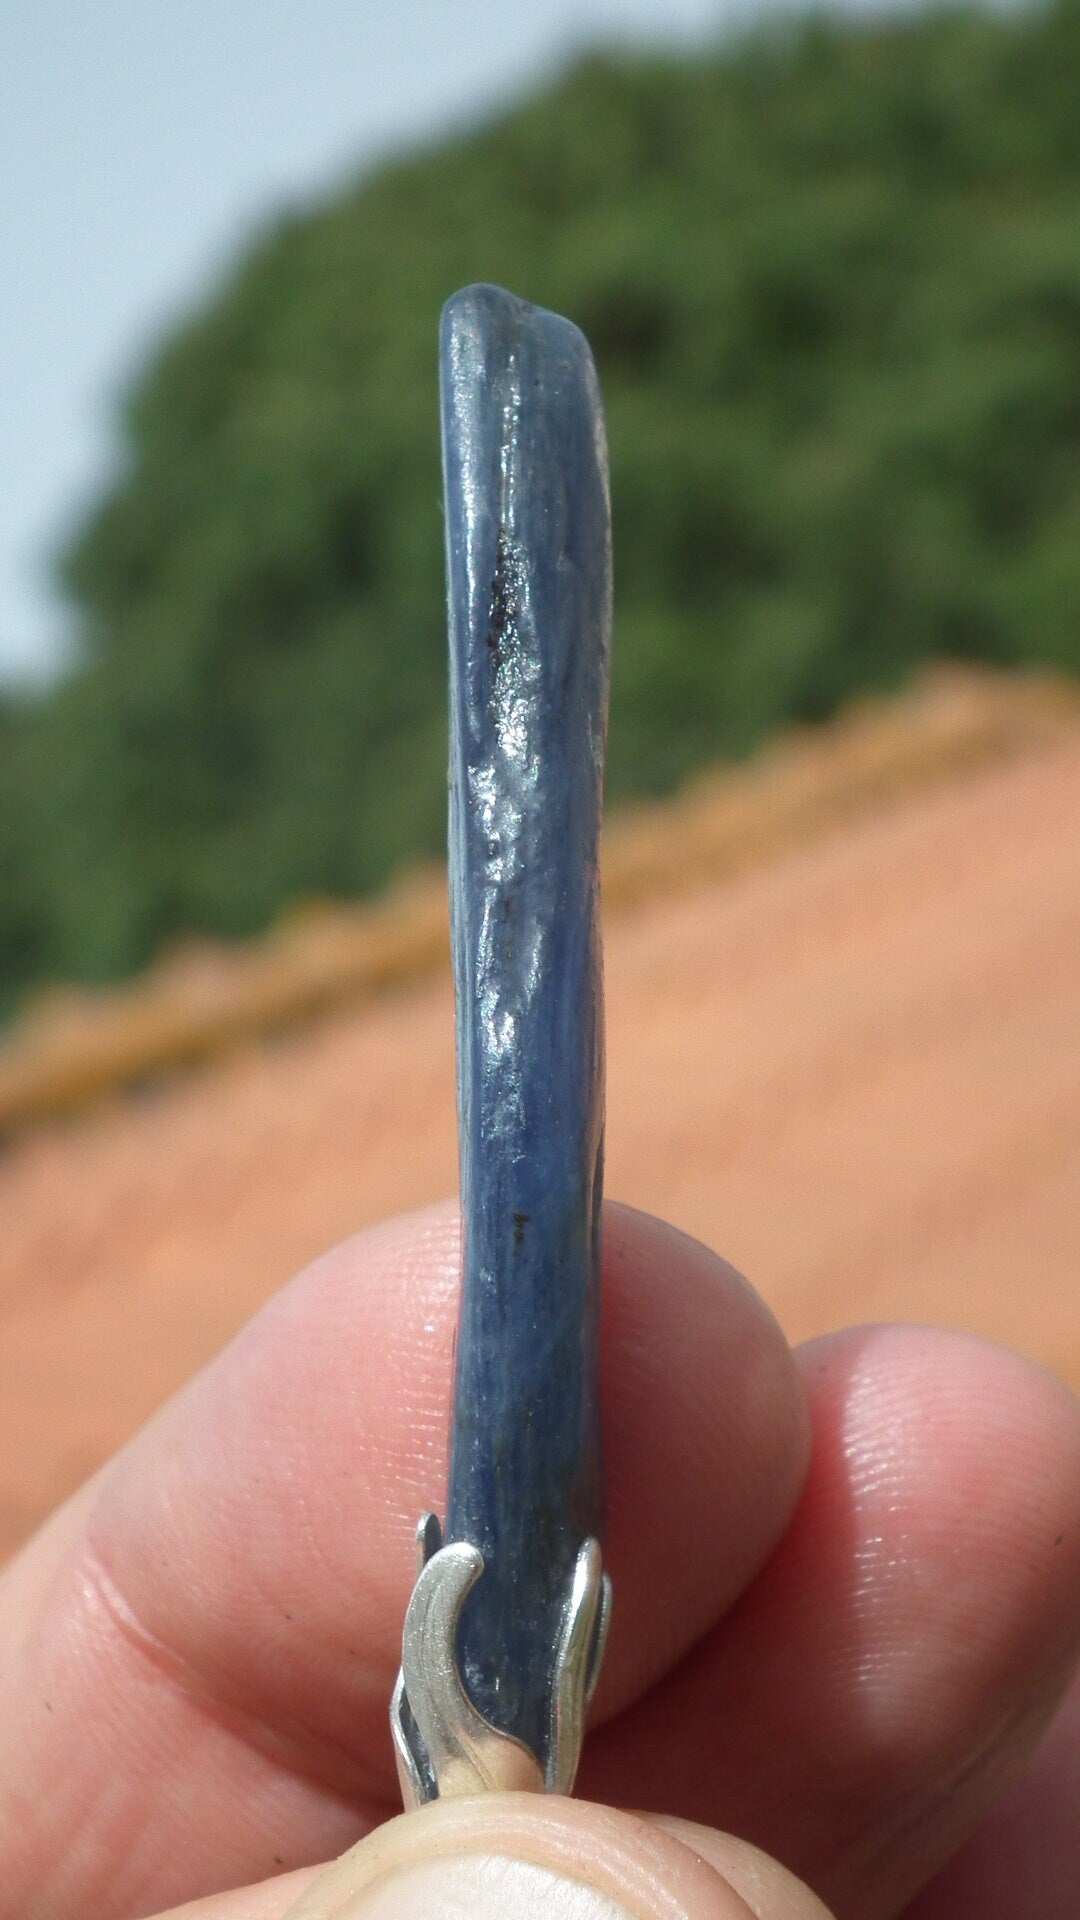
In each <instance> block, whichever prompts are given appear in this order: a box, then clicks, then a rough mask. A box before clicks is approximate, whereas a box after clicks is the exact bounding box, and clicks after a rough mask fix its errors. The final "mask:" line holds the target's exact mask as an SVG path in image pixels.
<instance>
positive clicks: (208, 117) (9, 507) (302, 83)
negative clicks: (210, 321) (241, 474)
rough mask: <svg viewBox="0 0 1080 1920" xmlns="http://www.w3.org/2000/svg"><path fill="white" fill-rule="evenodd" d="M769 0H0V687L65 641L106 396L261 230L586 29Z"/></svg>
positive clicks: (479, 108)
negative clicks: (66, 583) (71, 560)
mask: <svg viewBox="0 0 1080 1920" xmlns="http://www.w3.org/2000/svg"><path fill="white" fill-rule="evenodd" d="M849 3H852V4H857V3H858V0H849ZM765 4H770V0H395V3H394V4H389V5H388V4H386V3H385V0H3V4H2V6H0V262H2V268H0V271H2V275H3V281H2V287H3V291H2V297H0V680H7V681H11V680H14V679H19V678H21V679H24V680H25V679H35V678H36V679H41V678H46V677H48V675H49V674H50V673H52V672H55V670H56V668H57V667H58V666H59V665H60V664H62V662H63V660H64V658H65V657H66V656H67V654H68V651H69V649H70V643H71V625H70V615H69V613H68V611H67V610H66V609H65V607H64V605H63V603H62V601H61V600H60V599H59V598H58V596H57V595H56V593H55V591H54V590H53V589H52V587H51V584H50V560H51V557H52V555H53V554H54V553H55V552H56V551H57V550H58V549H59V548H60V547H61V546H62V545H63V542H64V539H65V536H66V535H67V534H68V532H69V531H70V530H71V528H72V527H73V526H75V525H76V524H77V522H78V519H79V517H80V514H81V512H82V511H83V510H84V509H85V507H86V505H87V503H88V502H90V501H92V500H93V499H94V498H95V496H96V495H98V494H99V493H100V491H101V489H102V487H103V485H104V484H105V482H106V481H107V479H108V476H109V473H110V470H111V468H113V467H114V465H115V462H116V459H117V442H116V437H115V433H114V430H113V420H114V418H115V408H116V402H117V399H118V397H119V396H120V395H121V394H122V393H123V391H124V389H125V387H126V386H127V385H128V384H129V383H130V381H131V379H132V377H133V374H134V373H135V371H136V370H137V368H138V366H139V365H140V363H141V362H142V361H143V360H145V358H146V357H147V356H148V355H149V354H150V353H151V352H152V350H153V347H154V344H155V342H156V341H157V340H158V339H160V338H161V337H162V336H163V334H164V333H165V332H167V331H168V329H169V328H170V327H171V326H173V325H175V324H176V322H177V321H178V320H179V319H180V318H181V317H182V316H183V315H184V314H185V313H186V312H189V311H192V310H194V309H195V308H196V307H197V306H198V305H199V304H200V302H201V301H202V300H204V299H205V298H206V297H207V295H208V294H209V292H210V291H211V290H212V288H213V285H214V282H215V280H216V279H217V278H218V277H219V276H220V275H221V274H222V272H223V271H224V270H225V268H226V266H227V264H228V263H229V261H230V259H231V258H232V257H233V256H235V254H236V252H237V250H238V248H240V247H241V246H242V244H243V242H244V240H245V238H246V237H247V236H249V235H251V234H253V233H254V232H255V231H257V229H258V227H259V226H260V224H261V223H262V222H263V221H265V220H266V219H268V218H270V217H271V216H272V215H273V214H274V213H275V211H277V210H278V209H280V208H281V207H282V206H285V205H290V204H291V205H297V204H299V205H303V204H304V203H305V202H308V201H311V200H314V199H316V198H318V197H319V196H320V195H322V194H324V193H326V192H327V191H328V190H330V189H332V188H333V186H334V185H335V183H336V182H338V181H344V180H345V179H347V178H348V177H349V176H350V175H354V174H356V173H357V172H358V171H361V170H362V169H363V168H364V167H365V166H370V165H371V164H373V163H374V162H376V161H378V160H380V159H381V158H382V157H384V156H385V155H386V154H388V153H393V152H395V151H408V150H409V149H410V148H412V147H415V146H416V145H418V144H421V143H423V142H426V141H428V140H430V139H432V138H434V137H436V136H437V135H438V134H439V132H441V131H442V130H443V129H448V128H452V127H455V126H460V125H463V124H467V123H468V122H469V121H470V120H472V119H475V118H478V117H480V116H482V115H483V114H484V113H486V112H489V111H490V110H491V109H492V108H493V107H497V106H499V105H500V104H504V103H507V102H509V101H510V100H512V99H513V98H514V97H515V96H517V95H520V94H521V93H523V92H526V91H528V90H529V89H530V88H533V87H536V86H538V85H540V84H541V83H542V82H543V81H544V79H545V78H546V77H547V75H548V74H549V73H550V72H552V71H553V70H556V69H557V68H558V67H559V66H560V65H562V64H564V63H565V61H566V60H567V59H568V58H569V57H570V55H571V53H572V52H573V51H574V50H575V49H576V48H577V47H579V46H581V45H583V44H587V43H590V42H596V41H600V40H608V41H610V40H611V39H613V38H619V37H622V38H630V39H636V40H642V39H646V40H650V41H653V42H659V43H661V44H669V45H670V44H672V43H673V42H678V41H680V40H686V39H691V40H692V39H695V38H698V39H700V38H702V37H708V36H709V35H710V33H712V32H715V30H716V29H717V28H718V27H720V26H721V25H723V23H724V22H726V21H731V20H732V19H736V20H737V19H740V18H742V19H746V18H748V17H749V15H750V13H751V12H752V11H754V10H756V9H757V8H758V7H760V6H761V5H765Z"/></svg>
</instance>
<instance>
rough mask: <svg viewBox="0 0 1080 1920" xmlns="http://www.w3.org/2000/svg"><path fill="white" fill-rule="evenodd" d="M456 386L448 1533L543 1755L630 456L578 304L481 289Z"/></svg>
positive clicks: (563, 1582) (592, 1199)
mask: <svg viewBox="0 0 1080 1920" xmlns="http://www.w3.org/2000/svg"><path fill="white" fill-rule="evenodd" d="M441 375H442V426H443V467H444V476H445V490H446V543H447V569H448V590H449V618H450V690H451V692H450V709H451V743H450V887H451V916H452V930H453V953H454V974H455V983H456V991H457V1045H458V1108H459V1128H460V1144H461V1189H462V1209H463V1216H464V1236H465V1238H464V1277H463V1290H462V1300H461V1320H460V1327H459V1332H458V1345H457V1378H456V1393H455V1402H454V1416H453V1431H452V1437H451V1462H450V1486H449V1497H448V1509H447V1516H446V1538H447V1539H448V1540H469V1541H471V1542H473V1544H474V1545H476V1546H478V1547H479V1548H480V1550H481V1552H482V1553H483V1555H484V1562H485V1570H484V1573H483V1576H482V1578H481V1579H480V1581H479V1583H478V1585H477V1587H476V1588H475V1590H474V1592H473V1594H472V1595H471V1596H470V1599H469V1600H468V1602H467V1603H466V1608H465V1612H464V1615H463V1618H462V1623H461V1632H460V1639H459V1647H458V1653H459V1660H460V1663H461V1667H462V1671H463V1674H464V1678H465V1682H466V1686H467V1688H468V1691H469V1693H470V1695H471V1697H472V1699H473V1700H474V1702H475V1704H476V1706H477V1707H478V1708H479V1709H480V1711H481V1712H482V1713H483V1714H485V1715H486V1717H487V1718H488V1719H489V1720H490V1721H491V1722H492V1723H493V1724H494V1725H495V1726H497V1727H499V1728H500V1729H501V1730H502V1731H504V1732H506V1733H510V1734H513V1735H515V1736H517V1737H518V1738H519V1739H523V1740H524V1741H526V1743H527V1744H528V1745H529V1746H530V1747H531V1748H532V1749H533V1751H534V1752H535V1753H536V1755H537V1757H538V1758H539V1759H540V1760H541V1761H542V1762H543V1761H545V1760H546V1758H547V1749H548V1712H549V1705H550V1700H549V1692H550V1682H551V1672H552V1664H553V1657H554V1649H555V1646H556V1643H557V1640H558V1635H559V1629H560V1625H561V1621H562V1615H563V1610H564V1608H565V1606H566V1603H567V1599H568V1595H569V1590H570V1580H571V1575H572V1571H573V1566H574V1561H575V1558H576V1555H577V1552H578V1549H579V1547H580V1545H581V1543H582V1541H583V1540H584V1539H585V1538H587V1537H588V1536H589V1535H590V1534H592V1535H596V1536H598V1537H599V1534H600V1528H601V1505H602V1498H601V1474H600V1447H599V1413H598V1392H597V1341H598V1325H597V1322H598V1291H599V1284H598V1283H599V1209H600V1192H601V1180H602V1162H603V1061H604V1043H603V1000H602V981H601V950H600V930H599V895H598V874H597V842H598V834H599V826H600V807H601V788H602V776H603V752H604V738H605V730H606V720H607V689H608V657H609V637H610V623H611V547H610V517H609V505H608V480H607V456H606V444H605V437H604V425H603V414H602V410H601V405H600V397H599V391H598V388H597V381H596V373H595V369H594V367H593V362H592V356H591V354H590V352H589V348H588V344H587V342H586V341H585V339H584V337H583V335H582V334H581V333H580V332H579V331H578V329H577V328H576V327H574V326H572V325H571V324H570V322H569V321H567V320H563V319H560V318H559V316H558V315H556V314H553V313H548V312H545V311H544V310H543V309H542V308H540V307H534V306H530V305H528V304H527V303H526V302H525V301H522V300H518V299H516V298H514V296H513V295H512V294H509V293H504V292H503V291H502V290H501V289H499V288H497V287H489V286H477V287H468V288H466V289H465V290H464V291H463V292H461V293H458V294H456V295H455V296H454V298H453V299H452V300H451V301H450V302H449V304H448V305H447V307H446V309H445V311H444V313H443V321H442V339H441Z"/></svg>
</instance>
